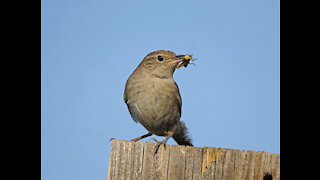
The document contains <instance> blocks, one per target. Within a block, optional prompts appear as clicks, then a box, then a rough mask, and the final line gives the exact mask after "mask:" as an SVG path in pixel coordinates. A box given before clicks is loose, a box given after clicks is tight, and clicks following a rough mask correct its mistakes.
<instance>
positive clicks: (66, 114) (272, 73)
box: [41, 0, 280, 180]
mask: <svg viewBox="0 0 320 180" xmlns="http://www.w3.org/2000/svg"><path fill="white" fill-rule="evenodd" d="M41 2H42V4H41V174H42V175H41V176H42V179H44V180H57V179H59V180H67V179H68V180H70V179H77V180H85V179H86V180H89V179H90V180H94V179H106V175H107V166H108V160H109V153H110V146H111V143H110V142H109V139H110V138H116V139H124V140H129V139H132V138H135V137H138V136H140V135H142V134H145V133H147V131H146V130H145V129H144V128H143V127H142V126H141V125H140V124H136V123H135V122H134V121H133V120H132V119H131V117H130V115H129V112H128V110H127V107H126V105H125V103H124V101H123V91H124V86H125V83H126V80H127V78H128V77H129V76H130V74H131V73H132V72H133V71H134V69H135V68H136V67H137V66H138V64H139V63H140V61H141V60H142V59H143V58H144V56H145V55H147V54H148V53H150V52H152V51H155V50H160V49H164V50H170V51H173V52H175V53H177V54H193V55H194V57H195V58H198V60H197V61H196V62H195V63H196V65H195V66H192V65H190V66H188V68H180V69H178V70H177V71H176V72H175V74H174V78H175V80H176V82H177V84H178V86H179V88H180V92H181V96H182V101H183V105H182V119H181V120H182V121H184V122H186V125H187V127H188V128H189V131H190V134H191V137H192V139H193V143H194V145H195V146H197V147H203V146H212V147H222V148H233V149H244V150H255V151H266V152H271V153H280V2H279V1H276V0H261V1H256V0H243V1H235V0H219V1H217V0H211V1H178V0H177V1H169V0H163V1H150V0H149V1H140V0H137V1H109V0H77V1H76V0H42V1H41ZM156 138H157V139H159V140H161V139H163V137H156ZM146 140H148V141H149V140H150V138H147V139H146ZM169 144H175V142H174V141H173V140H169Z"/></svg>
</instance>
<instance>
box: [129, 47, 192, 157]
mask: <svg viewBox="0 0 320 180" xmlns="http://www.w3.org/2000/svg"><path fill="white" fill-rule="evenodd" d="M190 58H191V59H190ZM189 60H192V56H190V55H177V54H175V53H174V52H171V51H167V50H158V51H154V52H151V53H149V54H148V55H147V56H145V57H144V59H143V60H142V61H141V63H140V64H139V65H138V67H137V68H136V69H135V70H134V72H133V73H132V74H131V75H130V77H129V78H128V80H127V82H126V85H125V91H124V101H125V103H126V105H127V107H128V110H129V112H130V115H131V117H132V119H133V120H134V121H135V122H137V123H140V124H141V125H142V126H144V127H145V129H146V130H147V131H148V133H147V134H145V135H143V136H140V137H137V138H135V139H132V140H131V141H139V140H141V139H143V138H146V137H149V136H151V135H157V136H165V137H166V138H165V139H164V140H163V141H157V140H156V139H154V138H152V140H154V141H156V145H155V150H154V153H155V154H156V153H157V151H158V149H159V147H160V146H161V145H162V144H163V145H164V147H166V144H167V141H168V140H169V139H170V138H171V137H172V138H173V139H174V140H175V141H176V142H177V144H179V145H186V146H193V144H192V140H191V138H190V136H189V133H188V129H187V127H186V125H185V123H184V122H183V121H180V118H181V107H182V100H181V95H180V92H179V88H178V85H177V83H176V82H175V80H174V79H173V74H174V72H175V70H176V69H177V66H178V64H179V63H180V62H185V61H188V62H189ZM185 67H186V66H185Z"/></svg>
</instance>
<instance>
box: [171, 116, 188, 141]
mask: <svg viewBox="0 0 320 180" xmlns="http://www.w3.org/2000/svg"><path fill="white" fill-rule="evenodd" d="M172 137H173V139H174V140H175V141H176V142H177V143H178V144H179V145H187V146H193V144H192V140H191V138H190V136H189V133H188V129H187V127H186V125H185V124H184V122H182V121H180V123H179V125H178V127H177V129H176V131H175V132H174V134H173V136H172Z"/></svg>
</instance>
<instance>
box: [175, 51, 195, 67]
mask: <svg viewBox="0 0 320 180" xmlns="http://www.w3.org/2000/svg"><path fill="white" fill-rule="evenodd" d="M177 57H179V58H182V61H181V63H180V64H179V65H178V66H177V67H176V68H177V69H179V68H181V67H182V66H184V67H187V66H188V65H189V64H190V60H191V61H195V60H197V59H193V58H192V55H188V54H187V55H178V56H177ZM191 64H193V63H191Z"/></svg>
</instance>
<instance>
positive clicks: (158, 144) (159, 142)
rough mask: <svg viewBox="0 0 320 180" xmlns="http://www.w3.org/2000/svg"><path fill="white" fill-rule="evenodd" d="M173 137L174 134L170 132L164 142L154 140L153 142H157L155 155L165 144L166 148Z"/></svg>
mask: <svg viewBox="0 0 320 180" xmlns="http://www.w3.org/2000/svg"><path fill="white" fill-rule="evenodd" d="M172 136H173V132H168V136H167V137H166V138H165V139H164V140H163V141H157V140H156V139H154V138H152V140H154V141H156V142H157V144H156V145H155V147H154V154H157V152H158V150H159V147H160V146H161V144H163V146H164V148H166V144H167V141H168V140H169V139H170V138H171V137H172Z"/></svg>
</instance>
